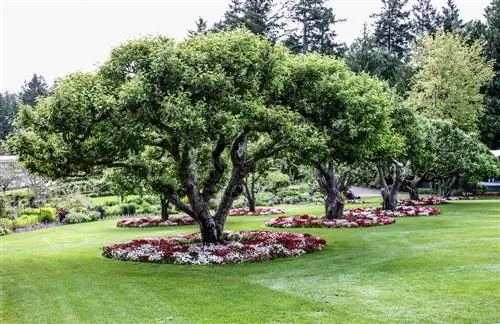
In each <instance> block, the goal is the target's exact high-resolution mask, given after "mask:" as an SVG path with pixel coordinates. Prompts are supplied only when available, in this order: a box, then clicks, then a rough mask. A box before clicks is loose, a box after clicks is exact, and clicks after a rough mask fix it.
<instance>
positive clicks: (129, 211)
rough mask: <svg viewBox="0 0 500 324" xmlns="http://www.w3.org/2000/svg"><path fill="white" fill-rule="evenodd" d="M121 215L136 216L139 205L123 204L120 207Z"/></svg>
mask: <svg viewBox="0 0 500 324" xmlns="http://www.w3.org/2000/svg"><path fill="white" fill-rule="evenodd" d="M119 207H120V212H121V215H135V213H136V212H137V205H136V204H134V203H132V204H121V205H119Z"/></svg>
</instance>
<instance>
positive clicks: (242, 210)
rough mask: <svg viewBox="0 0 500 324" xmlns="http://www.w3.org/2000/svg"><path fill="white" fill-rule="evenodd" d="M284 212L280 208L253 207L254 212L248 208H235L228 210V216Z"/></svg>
mask: <svg viewBox="0 0 500 324" xmlns="http://www.w3.org/2000/svg"><path fill="white" fill-rule="evenodd" d="M284 213H285V210H283V209H281V208H255V212H251V211H250V209H248V208H236V209H231V210H230V211H229V216H261V215H275V214H284Z"/></svg>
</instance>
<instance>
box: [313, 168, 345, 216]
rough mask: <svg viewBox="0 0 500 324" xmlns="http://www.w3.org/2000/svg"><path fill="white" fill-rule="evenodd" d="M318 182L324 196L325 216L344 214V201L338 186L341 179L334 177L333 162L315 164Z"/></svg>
mask: <svg viewBox="0 0 500 324" xmlns="http://www.w3.org/2000/svg"><path fill="white" fill-rule="evenodd" d="M316 175H317V180H318V184H319V186H320V188H321V191H322V192H323V194H324V196H325V198H324V201H325V218H326V219H337V218H342V217H343V216H344V202H343V200H342V197H341V196H340V195H341V192H340V187H341V186H342V182H343V181H342V179H336V177H335V174H334V162H330V163H328V165H327V166H325V165H324V164H322V163H319V164H318V165H317V166H316Z"/></svg>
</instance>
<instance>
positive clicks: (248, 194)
mask: <svg viewBox="0 0 500 324" xmlns="http://www.w3.org/2000/svg"><path fill="white" fill-rule="evenodd" d="M248 181H250V186H249V185H248ZM243 188H244V189H245V191H244V196H245V198H246V200H247V203H248V209H249V210H250V212H252V213H255V201H256V199H255V176H254V174H253V173H252V175H251V177H250V180H249V179H248V177H247V178H246V179H245V181H244V182H243Z"/></svg>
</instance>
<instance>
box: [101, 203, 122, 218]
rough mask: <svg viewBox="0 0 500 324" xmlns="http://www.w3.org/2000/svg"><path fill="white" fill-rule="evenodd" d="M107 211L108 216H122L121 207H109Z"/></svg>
mask: <svg viewBox="0 0 500 324" xmlns="http://www.w3.org/2000/svg"><path fill="white" fill-rule="evenodd" d="M105 211H106V215H108V216H119V215H121V214H122V211H121V208H120V205H116V206H111V207H107V208H106V209H105Z"/></svg>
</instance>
